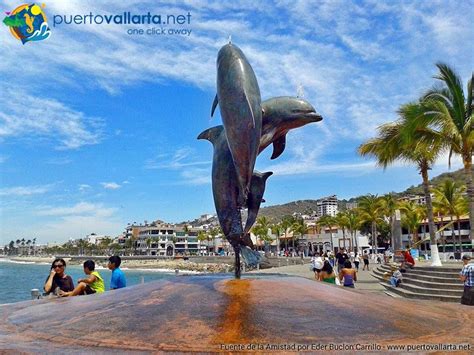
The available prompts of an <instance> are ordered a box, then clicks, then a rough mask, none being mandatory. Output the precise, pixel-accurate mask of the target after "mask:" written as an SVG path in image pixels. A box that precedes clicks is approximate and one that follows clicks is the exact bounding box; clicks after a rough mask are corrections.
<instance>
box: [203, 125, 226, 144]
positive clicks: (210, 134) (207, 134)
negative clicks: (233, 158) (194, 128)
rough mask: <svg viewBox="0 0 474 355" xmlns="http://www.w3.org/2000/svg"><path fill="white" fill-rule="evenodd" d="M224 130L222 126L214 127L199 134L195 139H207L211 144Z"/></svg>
mask: <svg viewBox="0 0 474 355" xmlns="http://www.w3.org/2000/svg"><path fill="white" fill-rule="evenodd" d="M223 130H224V126H222V125H220V126H215V127H211V128H208V129H206V130H205V131H202V132H201V134H199V136H198V137H197V139H207V140H208V141H209V142H211V143H212V144H214V143H215V141H216V140H217V138H218V137H219V136H220V135H221V133H222V131H223Z"/></svg>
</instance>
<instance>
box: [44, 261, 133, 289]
mask: <svg viewBox="0 0 474 355" xmlns="http://www.w3.org/2000/svg"><path fill="white" fill-rule="evenodd" d="M121 262H122V260H121V259H120V256H117V255H114V256H111V257H110V258H109V262H108V264H107V267H108V268H109V270H111V271H112V276H111V279H110V289H111V290H114V289H119V288H123V287H125V286H127V281H126V279H125V274H124V273H123V271H122V270H121V269H120V264H121ZM83 267H84V274H85V275H86V276H85V277H84V278H81V279H79V280H77V286H75V287H74V281H73V280H72V277H71V276H69V275H67V274H66V261H64V259H61V258H57V259H55V260H54V261H53V263H52V265H51V271H50V273H49V275H48V277H47V278H46V282H45V283H44V287H43V288H44V291H45V293H46V295H50V294H54V295H56V296H60V297H70V296H80V295H91V294H94V293H102V292H105V283H104V279H103V278H102V276H101V275H100V273H99V272H98V271H97V270H95V263H94V261H93V260H86V261H85V262H84V264H83Z"/></svg>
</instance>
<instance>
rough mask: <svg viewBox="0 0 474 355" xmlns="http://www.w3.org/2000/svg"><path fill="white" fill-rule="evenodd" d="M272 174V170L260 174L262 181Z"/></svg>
mask: <svg viewBox="0 0 474 355" xmlns="http://www.w3.org/2000/svg"><path fill="white" fill-rule="evenodd" d="M272 175H273V171H267V172H266V173H263V174H262V179H263V181H267V179H268V178H269V177H270V176H272Z"/></svg>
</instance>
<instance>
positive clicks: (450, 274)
mask: <svg viewBox="0 0 474 355" xmlns="http://www.w3.org/2000/svg"><path fill="white" fill-rule="evenodd" d="M459 271H460V269H458V268H449V267H441V268H437V267H415V268H414V269H408V270H407V272H405V273H404V274H403V280H402V283H401V284H400V286H398V287H393V286H392V285H390V283H389V282H388V281H386V280H384V278H383V274H384V273H385V272H390V266H389V265H379V266H378V267H377V268H375V269H373V270H372V272H371V274H372V276H373V277H375V278H377V279H379V280H380V281H381V282H380V284H381V285H382V286H383V287H385V289H386V291H385V293H386V294H388V295H389V296H392V297H405V298H415V299H424V300H435V301H444V302H460V299H461V296H462V293H463V284H462V282H460V281H459Z"/></svg>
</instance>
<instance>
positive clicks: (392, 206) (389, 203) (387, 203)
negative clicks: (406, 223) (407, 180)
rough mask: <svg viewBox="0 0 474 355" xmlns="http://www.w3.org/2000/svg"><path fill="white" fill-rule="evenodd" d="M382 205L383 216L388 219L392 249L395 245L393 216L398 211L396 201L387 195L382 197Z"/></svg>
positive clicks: (393, 196) (390, 195)
mask: <svg viewBox="0 0 474 355" xmlns="http://www.w3.org/2000/svg"><path fill="white" fill-rule="evenodd" d="M382 205H383V214H384V215H385V216H386V217H387V218H388V223H389V224H390V245H391V246H392V248H393V247H394V245H395V240H394V239H393V238H394V234H395V233H394V230H393V228H394V222H395V221H394V218H393V217H394V215H395V211H396V210H397V209H398V207H399V206H398V200H397V198H396V197H395V195H394V194H393V193H388V194H387V195H384V196H382Z"/></svg>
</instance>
